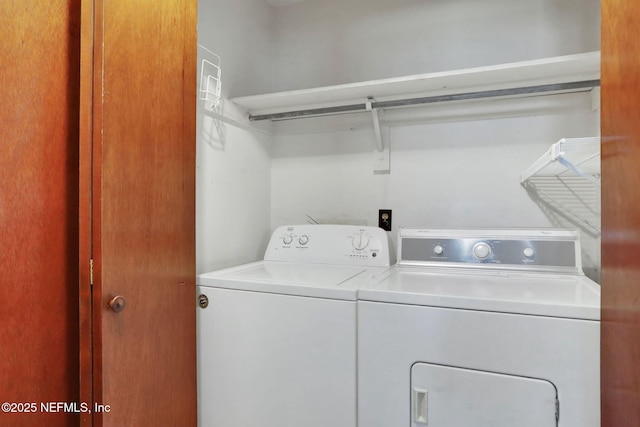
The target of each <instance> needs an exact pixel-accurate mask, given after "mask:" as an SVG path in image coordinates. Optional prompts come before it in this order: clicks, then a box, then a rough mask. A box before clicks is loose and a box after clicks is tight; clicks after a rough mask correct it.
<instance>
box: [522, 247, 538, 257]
mask: <svg viewBox="0 0 640 427" xmlns="http://www.w3.org/2000/svg"><path fill="white" fill-rule="evenodd" d="M522 253H523V254H524V256H526V257H527V258H531V257H532V256H534V255H535V251H534V250H533V248H525V249H524V251H522Z"/></svg>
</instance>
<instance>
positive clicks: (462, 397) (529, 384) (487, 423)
mask: <svg viewBox="0 0 640 427" xmlns="http://www.w3.org/2000/svg"><path fill="white" fill-rule="evenodd" d="M411 398H412V402H411V424H410V425H411V427H424V426H427V425H428V426H429V427H469V426H474V427H556V426H557V413H558V411H557V410H556V408H557V405H556V402H557V392H556V388H555V386H554V385H553V384H552V383H550V382H548V381H545V380H538V379H532V378H525V377H518V376H513V375H504V374H496V373H492V372H484V371H476V370H472V369H462V368H454V367H448V366H442V365H432V364H429V363H416V364H414V365H413V367H412V368H411Z"/></svg>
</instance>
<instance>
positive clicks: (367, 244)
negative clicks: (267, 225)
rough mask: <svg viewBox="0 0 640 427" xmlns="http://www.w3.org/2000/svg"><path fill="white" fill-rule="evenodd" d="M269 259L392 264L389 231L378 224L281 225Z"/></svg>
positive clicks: (376, 265)
mask: <svg viewBox="0 0 640 427" xmlns="http://www.w3.org/2000/svg"><path fill="white" fill-rule="evenodd" d="M264 259H265V261H283V262H306V263H319V264H334V265H358V266H367V267H388V266H389V265H390V253H389V240H388V237H387V233H386V232H385V231H384V230H382V229H381V228H378V227H368V226H358V225H332V224H316V225H310V224H304V225H287V226H282V227H278V228H277V229H276V230H275V231H274V233H273V235H272V236H271V240H270V241H269V245H268V247H267V251H266V253H265V255H264Z"/></svg>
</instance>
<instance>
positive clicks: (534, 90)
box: [249, 80, 600, 121]
mask: <svg viewBox="0 0 640 427" xmlns="http://www.w3.org/2000/svg"><path fill="white" fill-rule="evenodd" d="M598 86H600V80H586V81H580V82H568V83H554V84H546V85H539V86H528V87H516V88H509V89H496V90H486V91H480V92H468V93H456V94H451V95H437V96H426V97H420V98H409V99H398V100H393V101H380V102H372V103H371V108H376V109H385V108H398V107H410V106H416V105H422V104H432V103H436V102H447V101H463V100H469V99H482V98H497V97H503V96H515V95H532V94H540V93H548V92H563V91H575V90H578V89H592V88H594V87H598ZM365 111H367V104H366V103H362V104H350V105H339V106H335V107H324V108H310V109H306V110H297V111H285V112H282V113H271V114H258V115H249V120H251V121H260V120H275V121H277V120H287V119H297V118H305V117H313V116H323V115H332V114H344V113H359V112H365Z"/></svg>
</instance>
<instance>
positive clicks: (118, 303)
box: [109, 295, 127, 313]
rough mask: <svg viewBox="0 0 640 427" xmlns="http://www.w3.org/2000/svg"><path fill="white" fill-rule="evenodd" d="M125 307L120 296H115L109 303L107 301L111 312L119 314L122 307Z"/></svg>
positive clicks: (125, 303)
mask: <svg viewBox="0 0 640 427" xmlns="http://www.w3.org/2000/svg"><path fill="white" fill-rule="evenodd" d="M126 305H127V302H126V301H125V299H124V297H123V296H122V295H117V296H115V297H113V299H112V300H111V301H109V308H110V309H111V310H113V311H114V312H115V313H120V312H121V311H122V310H124V307H125V306H126Z"/></svg>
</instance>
